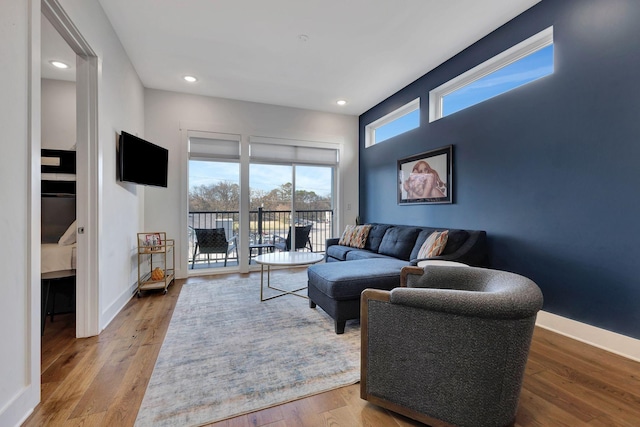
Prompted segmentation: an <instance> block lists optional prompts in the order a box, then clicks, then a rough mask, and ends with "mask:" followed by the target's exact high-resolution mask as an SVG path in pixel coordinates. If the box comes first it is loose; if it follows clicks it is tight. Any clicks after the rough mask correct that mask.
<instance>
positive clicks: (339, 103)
mask: <svg viewBox="0 0 640 427" xmlns="http://www.w3.org/2000/svg"><path fill="white" fill-rule="evenodd" d="M336 104H338V105H347V101H345V100H344V99H338V100H337V101H336Z"/></svg>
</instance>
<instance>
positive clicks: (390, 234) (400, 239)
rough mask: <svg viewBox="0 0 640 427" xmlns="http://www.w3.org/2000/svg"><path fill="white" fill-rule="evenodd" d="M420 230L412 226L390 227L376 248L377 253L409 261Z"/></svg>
mask: <svg viewBox="0 0 640 427" xmlns="http://www.w3.org/2000/svg"><path fill="white" fill-rule="evenodd" d="M419 232H420V230H419V229H418V228H413V227H390V228H389V229H388V230H387V232H386V233H384V237H383V238H382V242H380V247H379V248H378V253H380V254H383V255H389V256H392V257H394V258H398V259H402V260H405V261H409V255H411V250H412V249H413V246H414V245H415V243H416V238H417V237H418V233H419Z"/></svg>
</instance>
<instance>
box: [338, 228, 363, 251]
mask: <svg viewBox="0 0 640 427" xmlns="http://www.w3.org/2000/svg"><path fill="white" fill-rule="evenodd" d="M369 230H371V224H365V225H347V226H346V227H345V228H344V232H343V233H342V236H341V237H340V240H338V244H339V245H342V246H351V247H352V248H358V249H362V248H364V245H365V243H367V237H368V236H369Z"/></svg>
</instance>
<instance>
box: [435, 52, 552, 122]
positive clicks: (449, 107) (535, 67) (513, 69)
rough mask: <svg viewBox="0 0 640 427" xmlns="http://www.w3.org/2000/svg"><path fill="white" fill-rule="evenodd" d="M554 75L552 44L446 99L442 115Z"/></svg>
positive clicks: (451, 94)
mask: <svg viewBox="0 0 640 427" xmlns="http://www.w3.org/2000/svg"><path fill="white" fill-rule="evenodd" d="M551 73H553V45H550V46H547V47H545V48H543V49H540V50H539V51H537V52H534V53H532V54H531V55H528V56H526V57H524V58H522V59H520V60H518V61H516V62H514V63H512V64H510V65H507V66H506V67H504V68H501V69H499V70H497V71H495V72H493V73H491V74H489V75H488V76H485V77H483V78H481V79H479V80H476V81H475V82H473V83H472V84H470V85H468V86H465V87H463V88H461V89H459V90H457V91H455V92H453V93H450V94H449V95H447V96H445V97H444V102H443V115H444V116H448V115H449V114H453V113H455V112H457V111H460V110H462V109H464V108H467V107H470V106H472V105H475V104H477V103H479V102H482V101H484V100H486V99H489V98H493V97H494V96H497V95H500V94H502V93H505V92H507V91H510V90H511V89H514V88H516V87H518V86H522V85H524V84H527V83H529V82H532V81H534V80H537V79H539V78H541V77H544V76H547V75H549V74H551Z"/></svg>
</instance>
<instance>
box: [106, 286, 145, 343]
mask: <svg viewBox="0 0 640 427" xmlns="http://www.w3.org/2000/svg"><path fill="white" fill-rule="evenodd" d="M137 290H138V285H137V284H136V283H134V284H133V285H131V286H130V287H129V289H127V290H126V291H124V292H123V293H121V294H120V296H119V297H118V299H117V300H115V301H114V302H113V304H111V305H110V306H109V308H107V309H106V310H105V311H104V312H103V313H102V319H101V320H102V321H103V322H102V325H100V332H102V331H104V329H105V328H106V327H107V326H109V323H111V321H112V320H113V319H115V317H116V316H117V315H118V313H120V312H121V311H122V309H123V308H124V306H125V305H127V303H128V302H129V300H130V299H131V298H133V296H134V295H135V294H136V291H137Z"/></svg>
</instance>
